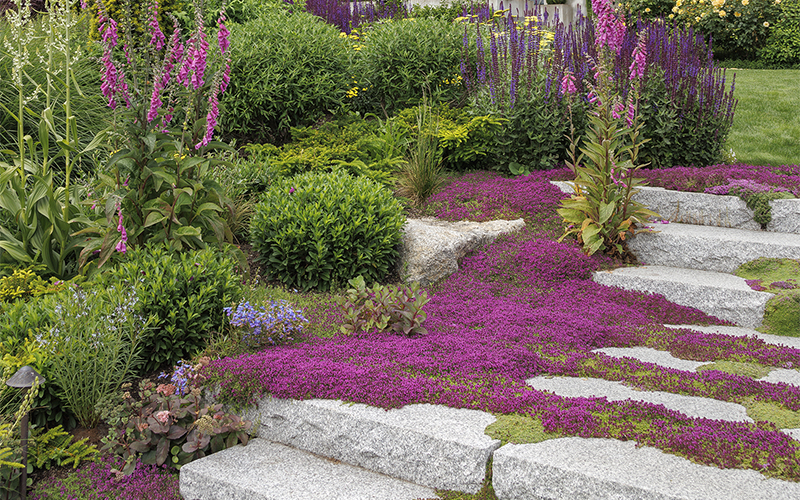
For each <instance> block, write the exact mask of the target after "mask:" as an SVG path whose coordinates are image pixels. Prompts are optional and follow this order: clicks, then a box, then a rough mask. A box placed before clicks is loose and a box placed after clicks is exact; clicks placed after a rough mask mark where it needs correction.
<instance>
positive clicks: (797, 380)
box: [758, 368, 800, 387]
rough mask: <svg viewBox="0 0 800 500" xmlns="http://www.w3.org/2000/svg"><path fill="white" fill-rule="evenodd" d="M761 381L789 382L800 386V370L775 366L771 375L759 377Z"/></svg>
mask: <svg viewBox="0 0 800 500" xmlns="http://www.w3.org/2000/svg"><path fill="white" fill-rule="evenodd" d="M758 380H760V381H761V382H770V383H773V384H779V383H780V384H788V385H793V386H795V387H800V371H797V370H787V369H785V368H775V369H774V370H772V371H771V372H769V375H767V376H766V377H764V378H760V379H758Z"/></svg>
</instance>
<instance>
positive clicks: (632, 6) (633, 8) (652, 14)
mask: <svg viewBox="0 0 800 500" xmlns="http://www.w3.org/2000/svg"><path fill="white" fill-rule="evenodd" d="M674 6H675V0H628V1H626V2H622V7H623V8H624V9H625V17H626V18H628V19H636V18H637V17H641V18H642V19H646V20H648V21H654V20H656V19H660V18H667V17H668V16H669V15H670V14H671V13H672V7H674ZM670 19H671V18H670Z"/></svg>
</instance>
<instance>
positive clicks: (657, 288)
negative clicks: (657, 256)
mask: <svg viewBox="0 0 800 500" xmlns="http://www.w3.org/2000/svg"><path fill="white" fill-rule="evenodd" d="M670 225H671V224H670ZM593 279H594V281H595V282H597V283H600V284H601V285H608V286H615V287H618V288H624V289H626V290H638V291H640V292H649V293H658V294H661V295H663V296H664V297H666V298H667V300H670V301H671V302H674V303H676V304H680V305H684V306H689V307H695V308H697V309H700V310H701V311H703V312H704V313H706V314H710V315H711V316H716V317H717V318H720V319H725V320H728V321H732V322H734V323H736V324H737V325H740V326H745V327H751V328H754V327H757V326H760V325H761V322H762V321H763V319H764V308H765V307H766V305H767V301H768V300H769V299H770V298H771V297H772V296H773V295H772V294H771V293H767V292H757V291H755V290H753V289H751V288H750V287H749V286H747V283H746V282H745V280H744V279H742V278H739V277H737V276H734V275H732V274H726V273H718V272H712V271H699V270H696V269H684V268H679V267H667V266H656V265H652V266H639V267H622V268H619V269H614V270H612V271H597V272H595V273H594V278H593Z"/></svg>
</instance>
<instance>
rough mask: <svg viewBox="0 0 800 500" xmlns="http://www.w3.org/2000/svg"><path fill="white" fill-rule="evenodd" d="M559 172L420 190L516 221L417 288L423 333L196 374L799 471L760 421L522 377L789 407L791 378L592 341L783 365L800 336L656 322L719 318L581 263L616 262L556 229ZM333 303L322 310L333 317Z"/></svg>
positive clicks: (792, 454)
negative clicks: (663, 358) (545, 387)
mask: <svg viewBox="0 0 800 500" xmlns="http://www.w3.org/2000/svg"><path fill="white" fill-rule="evenodd" d="M559 175H563V172H559V171H553V172H544V173H542V172H539V173H533V174H531V175H530V176H527V177H519V178H515V179H505V178H501V177H498V176H496V175H494V174H488V173H474V174H469V175H465V176H463V177H461V178H459V179H456V180H454V181H453V182H451V183H450V184H449V185H448V186H447V187H446V188H444V189H443V190H442V191H441V192H439V193H437V194H436V195H434V196H432V197H431V199H430V200H429V202H428V204H427V210H428V211H429V213H431V214H432V215H436V216H437V217H440V218H443V219H448V220H461V219H464V218H468V219H470V220H489V219H494V218H516V217H520V216H522V217H524V218H525V219H526V224H527V226H526V228H525V230H523V231H522V232H520V233H517V234H515V235H511V236H506V237H503V238H501V239H499V240H498V241H497V242H495V243H494V244H492V245H490V246H488V247H486V248H484V249H483V250H482V251H480V252H478V253H477V254H475V255H472V256H468V257H466V258H464V259H463V262H462V265H461V268H460V270H459V271H458V272H457V273H455V274H454V275H452V276H450V277H449V278H447V279H446V280H444V281H443V282H442V283H440V284H439V285H437V286H436V287H434V288H433V289H431V290H430V291H429V293H430V297H431V301H430V303H428V304H427V306H426V310H427V312H428V321H427V322H426V324H425V326H426V327H427V329H428V331H429V332H430V333H429V335H427V336H424V337H416V338H404V337H399V336H396V335H393V334H391V333H378V332H368V333H365V334H361V335H357V336H344V335H341V336H336V337H333V338H330V339H313V340H312V339H309V340H308V341H307V342H305V343H301V344H296V345H292V346H282V347H270V348H267V349H266V350H263V351H261V352H258V353H256V354H249V355H244V356H241V357H239V358H236V359H231V358H225V359H220V360H216V361H213V362H211V364H209V365H208V366H207V367H206V368H205V374H206V375H208V376H210V377H211V381H212V382H217V383H219V386H220V389H221V393H220V397H221V398H222V399H223V400H224V401H226V402H228V403H234V404H239V405H247V404H252V403H254V402H255V401H256V400H257V398H259V397H261V396H264V395H268V394H269V395H272V396H274V397H278V398H295V399H309V398H326V399H342V400H344V401H350V402H357V403H366V404H370V405H374V406H378V407H382V408H396V407H400V406H403V405H406V404H412V403H432V404H440V405H447V406H451V407H456V408H472V409H478V410H483V411H487V412H492V413H495V414H519V415H524V416H529V417H533V418H534V419H537V420H539V421H541V423H542V424H543V426H544V429H545V430H546V431H548V432H553V433H556V434H558V435H574V436H582V437H612V438H617V439H622V440H635V441H636V442H637V443H638V444H640V445H648V446H655V447H658V448H660V449H662V450H664V451H666V452H670V453H675V454H679V455H682V456H685V457H688V458H689V459H691V460H694V461H697V462H700V463H706V464H712V465H717V466H719V467H735V468H751V469H756V470H759V471H761V472H763V473H765V474H768V475H771V476H776V477H781V478H784V479H789V480H800V445H799V444H798V442H797V441H794V440H792V439H791V438H790V437H789V436H788V435H786V434H784V433H782V432H780V431H779V429H778V427H777V426H776V425H775V424H774V423H771V422H766V421H758V422H756V423H755V424H751V423H738V422H727V421H717V420H709V419H702V418H690V417H687V416H685V415H683V414H680V413H678V412H675V411H671V410H667V409H665V408H664V407H663V406H659V405H653V404H647V403H639V402H632V401H626V402H618V403H609V402H607V401H606V400H605V399H602V398H588V399H587V398H566V397H559V396H556V395H553V394H550V393H545V392H540V391H537V390H534V389H532V388H530V387H528V386H526V384H525V380H526V379H527V378H530V377H533V376H537V375H554V376H589V377H600V378H606V379H609V380H621V381H624V382H625V383H626V384H628V385H632V386H634V387H639V388H643V389H654V390H660V391H670V392H679V393H682V394H690V395H700V396H708V397H714V398H718V399H722V400H726V401H733V402H739V403H742V404H744V403H745V402H748V401H758V402H764V403H766V404H770V405H773V406H774V407H776V408H781V409H784V410H790V411H798V410H800V390H798V389H797V388H793V387H791V386H788V385H786V384H773V383H766V382H759V381H755V380H753V379H751V378H748V377H743V376H738V375H731V374H727V373H723V372H720V371H711V370H710V371H705V372H698V373H694V372H683V371H680V370H674V369H668V368H662V367H658V366H656V365H653V364H649V363H644V362H639V361H634V360H631V359H617V358H612V357H609V356H605V355H603V354H599V353H593V352H592V350H593V349H596V348H601V347H632V346H647V347H653V348H657V349H662V350H668V351H670V352H671V353H673V355H675V356H678V357H682V358H688V359H694V360H698V361H719V360H726V361H734V362H745V363H760V364H762V365H768V366H773V367H782V368H792V367H796V366H798V364H800V350H797V349H791V348H785V347H778V346H774V345H769V344H766V343H764V342H763V341H761V340H758V339H756V338H740V337H731V336H725V335H719V334H714V335H711V334H701V333H698V332H694V331H691V330H688V329H681V330H676V329H668V328H666V327H664V326H663V325H664V324H724V322H722V321H720V320H718V319H716V318H712V317H709V316H707V315H705V314H703V313H701V312H699V311H697V310H694V309H690V308H686V307H682V306H678V305H675V304H672V303H670V302H668V301H666V300H665V299H664V298H663V297H661V296H653V295H645V294H642V293H638V292H630V291H623V290H618V289H614V288H609V287H605V286H602V285H598V284H596V283H594V282H593V281H591V273H592V271H594V270H597V269H600V268H602V267H607V266H610V265H611V264H612V263H611V262H610V261H609V260H608V259H607V258H605V257H600V256H593V257H587V256H585V255H584V254H583V253H582V252H581V251H580V250H579V248H578V247H577V245H576V244H575V243H574V242H565V243H557V242H556V241H555V239H556V236H557V235H558V234H559V233H560V231H561V228H560V221H559V220H558V217H557V215H556V212H555V209H556V207H557V206H558V204H559V201H560V199H561V197H562V196H563V195H562V194H561V193H560V191H559V190H558V189H556V188H555V187H553V186H552V185H551V184H549V182H548V180H549V179H551V178H555V177H557V176H559ZM333 316H334V314H333V313H332V314H331V315H330V316H329V317H333Z"/></svg>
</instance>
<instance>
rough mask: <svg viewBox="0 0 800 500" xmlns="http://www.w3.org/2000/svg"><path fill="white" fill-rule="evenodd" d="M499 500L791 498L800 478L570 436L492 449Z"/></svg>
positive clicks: (628, 443)
mask: <svg viewBox="0 0 800 500" xmlns="http://www.w3.org/2000/svg"><path fill="white" fill-rule="evenodd" d="M492 485H493V486H494V491H495V493H496V494H497V498H498V499H500V500H532V499H553V500H564V499H570V500H589V499H591V500H605V499H609V500H611V499H613V500H622V499H636V500H668V499H669V500H672V499H675V500H677V499H681V500H755V499H758V500H796V499H797V498H800V483H793V482H789V481H782V480H779V479H773V478H767V477H765V476H763V475H761V474H759V473H758V472H756V471H753V470H740V469H718V468H716V467H711V466H707V465H699V464H696V463H693V462H690V461H689V460H686V459H684V458H681V457H678V456H676V455H669V454H666V453H664V452H662V451H661V450H658V449H656V448H651V447H641V448H636V443H634V442H633V441H617V440H613V439H594V438H593V439H585V438H579V437H569V438H560V439H551V440H548V441H544V442H541V443H535V444H522V445H515V444H507V445H505V446H503V447H502V448H500V449H499V450H497V451H496V452H495V453H494V461H493V467H492Z"/></svg>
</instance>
